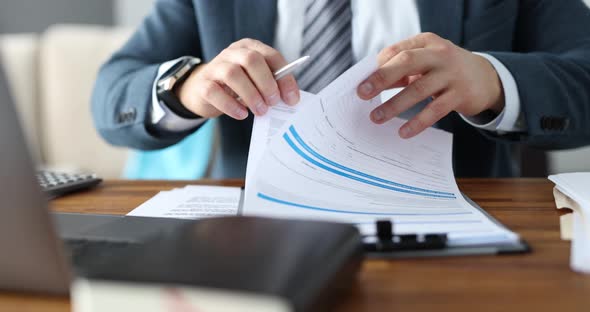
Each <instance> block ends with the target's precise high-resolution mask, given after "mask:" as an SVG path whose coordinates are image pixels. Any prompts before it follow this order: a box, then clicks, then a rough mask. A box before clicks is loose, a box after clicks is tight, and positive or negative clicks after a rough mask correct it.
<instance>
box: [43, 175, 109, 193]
mask: <svg viewBox="0 0 590 312" xmlns="http://www.w3.org/2000/svg"><path fill="white" fill-rule="evenodd" d="M37 181H38V182H39V185H40V186H41V188H42V189H43V191H44V192H45V194H47V195H48V196H49V197H50V198H55V197H59V196H62V195H65V194H68V193H72V192H75V191H79V190H84V189H88V188H91V187H94V186H96V185H98V184H99V183H100V182H102V179H101V178H99V177H97V176H96V174H83V173H66V172H58V171H50V170H39V171H37Z"/></svg>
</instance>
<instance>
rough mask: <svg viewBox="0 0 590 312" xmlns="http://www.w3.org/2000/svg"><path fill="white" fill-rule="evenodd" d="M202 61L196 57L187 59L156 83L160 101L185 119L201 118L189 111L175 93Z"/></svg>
mask: <svg viewBox="0 0 590 312" xmlns="http://www.w3.org/2000/svg"><path fill="white" fill-rule="evenodd" d="M199 64H201V60H200V59H198V58H195V57H187V58H185V59H183V60H181V61H180V62H178V63H177V64H175V65H174V66H172V68H170V69H169V70H168V71H167V72H166V73H165V74H164V75H163V76H162V78H160V80H158V82H157V83H156V86H157V87H156V91H157V95H158V99H159V100H160V101H161V102H164V104H165V105H166V107H168V108H169V109H170V110H171V111H172V112H173V113H175V114H176V115H178V116H179V117H182V118H185V119H197V118H201V116H199V115H197V114H195V113H193V112H191V111H190V110H188V109H187V108H186V107H185V106H184V105H183V104H182V103H181V102H180V99H179V98H178V97H177V96H176V94H175V93H174V90H175V88H178V87H179V86H180V85H182V83H183V82H184V81H185V80H186V79H187V78H188V77H189V76H190V74H191V73H192V72H193V70H194V69H195V68H196V67H197V65H199Z"/></svg>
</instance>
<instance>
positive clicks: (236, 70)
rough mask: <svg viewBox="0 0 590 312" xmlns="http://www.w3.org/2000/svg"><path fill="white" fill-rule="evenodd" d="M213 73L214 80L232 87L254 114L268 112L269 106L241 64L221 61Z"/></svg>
mask: <svg viewBox="0 0 590 312" xmlns="http://www.w3.org/2000/svg"><path fill="white" fill-rule="evenodd" d="M212 75H213V79H214V80H216V81H219V82H222V83H223V84H225V85H227V86H228V87H229V88H230V89H232V90H233V91H234V92H235V93H236V94H237V95H238V96H239V97H240V99H241V100H242V101H243V102H244V103H245V104H246V106H248V107H249V108H250V110H251V111H252V112H253V113H254V114H256V115H259V116H261V115H264V114H266V112H267V111H268V106H267V105H266V104H265V102H264V99H263V98H262V95H260V93H259V92H258V89H256V86H254V83H252V81H251V80H250V77H249V76H248V75H247V74H246V72H244V70H243V69H242V67H241V66H240V65H238V64H235V63H226V62H224V63H220V64H219V65H218V66H217V70H216V71H214V72H213V73H212Z"/></svg>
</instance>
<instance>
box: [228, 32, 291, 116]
mask: <svg viewBox="0 0 590 312" xmlns="http://www.w3.org/2000/svg"><path fill="white" fill-rule="evenodd" d="M235 44H236V47H244V48H248V49H253V50H255V51H258V52H259V53H260V54H262V55H263V56H264V58H265V59H266V62H267V63H268V65H269V66H270V69H271V70H272V71H273V72H275V71H277V70H278V69H280V68H281V67H283V66H285V65H287V61H286V60H285V58H284V57H283V55H282V54H281V53H280V52H279V51H277V50H275V49H273V48H272V47H270V46H268V45H266V44H264V43H262V42H260V41H258V40H252V39H244V40H240V41H238V42H236V43H235ZM277 84H278V86H279V90H280V92H281V98H282V99H283V101H285V103H287V104H289V105H295V104H297V103H298V102H299V86H298V85H297V82H296V81H295V77H293V75H287V76H285V77H283V78H281V79H279V80H278V81H277Z"/></svg>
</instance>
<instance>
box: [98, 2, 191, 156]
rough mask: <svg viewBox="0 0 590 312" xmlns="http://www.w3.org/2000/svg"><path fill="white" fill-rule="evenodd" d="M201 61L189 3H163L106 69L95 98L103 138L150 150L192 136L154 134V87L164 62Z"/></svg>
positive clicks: (105, 65)
mask: <svg viewBox="0 0 590 312" xmlns="http://www.w3.org/2000/svg"><path fill="white" fill-rule="evenodd" d="M185 55H191V56H196V57H201V47H200V43H199V35H198V29H197V22H196V17H195V11H194V8H193V4H192V2H191V1H190V0H158V1H157V2H156V4H155V6H154V8H153V10H152V12H151V13H150V15H149V16H147V17H146V18H145V19H144V21H143V23H142V24H141V26H140V27H139V28H138V30H137V31H136V32H135V33H134V34H133V36H132V37H131V38H130V39H129V41H128V42H127V43H126V44H125V45H124V46H123V47H122V48H121V49H120V50H119V51H117V52H116V53H115V54H113V56H112V57H111V58H110V59H109V60H108V61H107V62H106V63H105V64H104V65H103V66H102V67H101V69H100V71H99V73H98V77H97V81H96V84H95V87H94V92H93V95H92V116H93V119H94V123H95V125H96V128H97V129H98V132H99V133H100V135H101V136H102V137H103V138H104V139H105V140H107V141H108V142H109V143H111V144H114V145H121V146H128V147H131V148H136V149H143V150H151V149H160V148H164V147H167V146H170V145H172V144H174V143H177V142H178V141H180V140H182V139H183V138H184V137H185V136H186V135H188V134H190V132H186V133H178V134H176V135H172V136H166V137H156V136H154V135H153V134H151V133H150V131H149V128H148V124H149V121H150V119H149V118H150V106H151V105H152V86H153V83H154V79H155V78H156V75H157V72H158V68H159V66H160V64H162V63H164V62H166V61H169V60H172V59H176V58H179V57H181V56H185Z"/></svg>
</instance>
